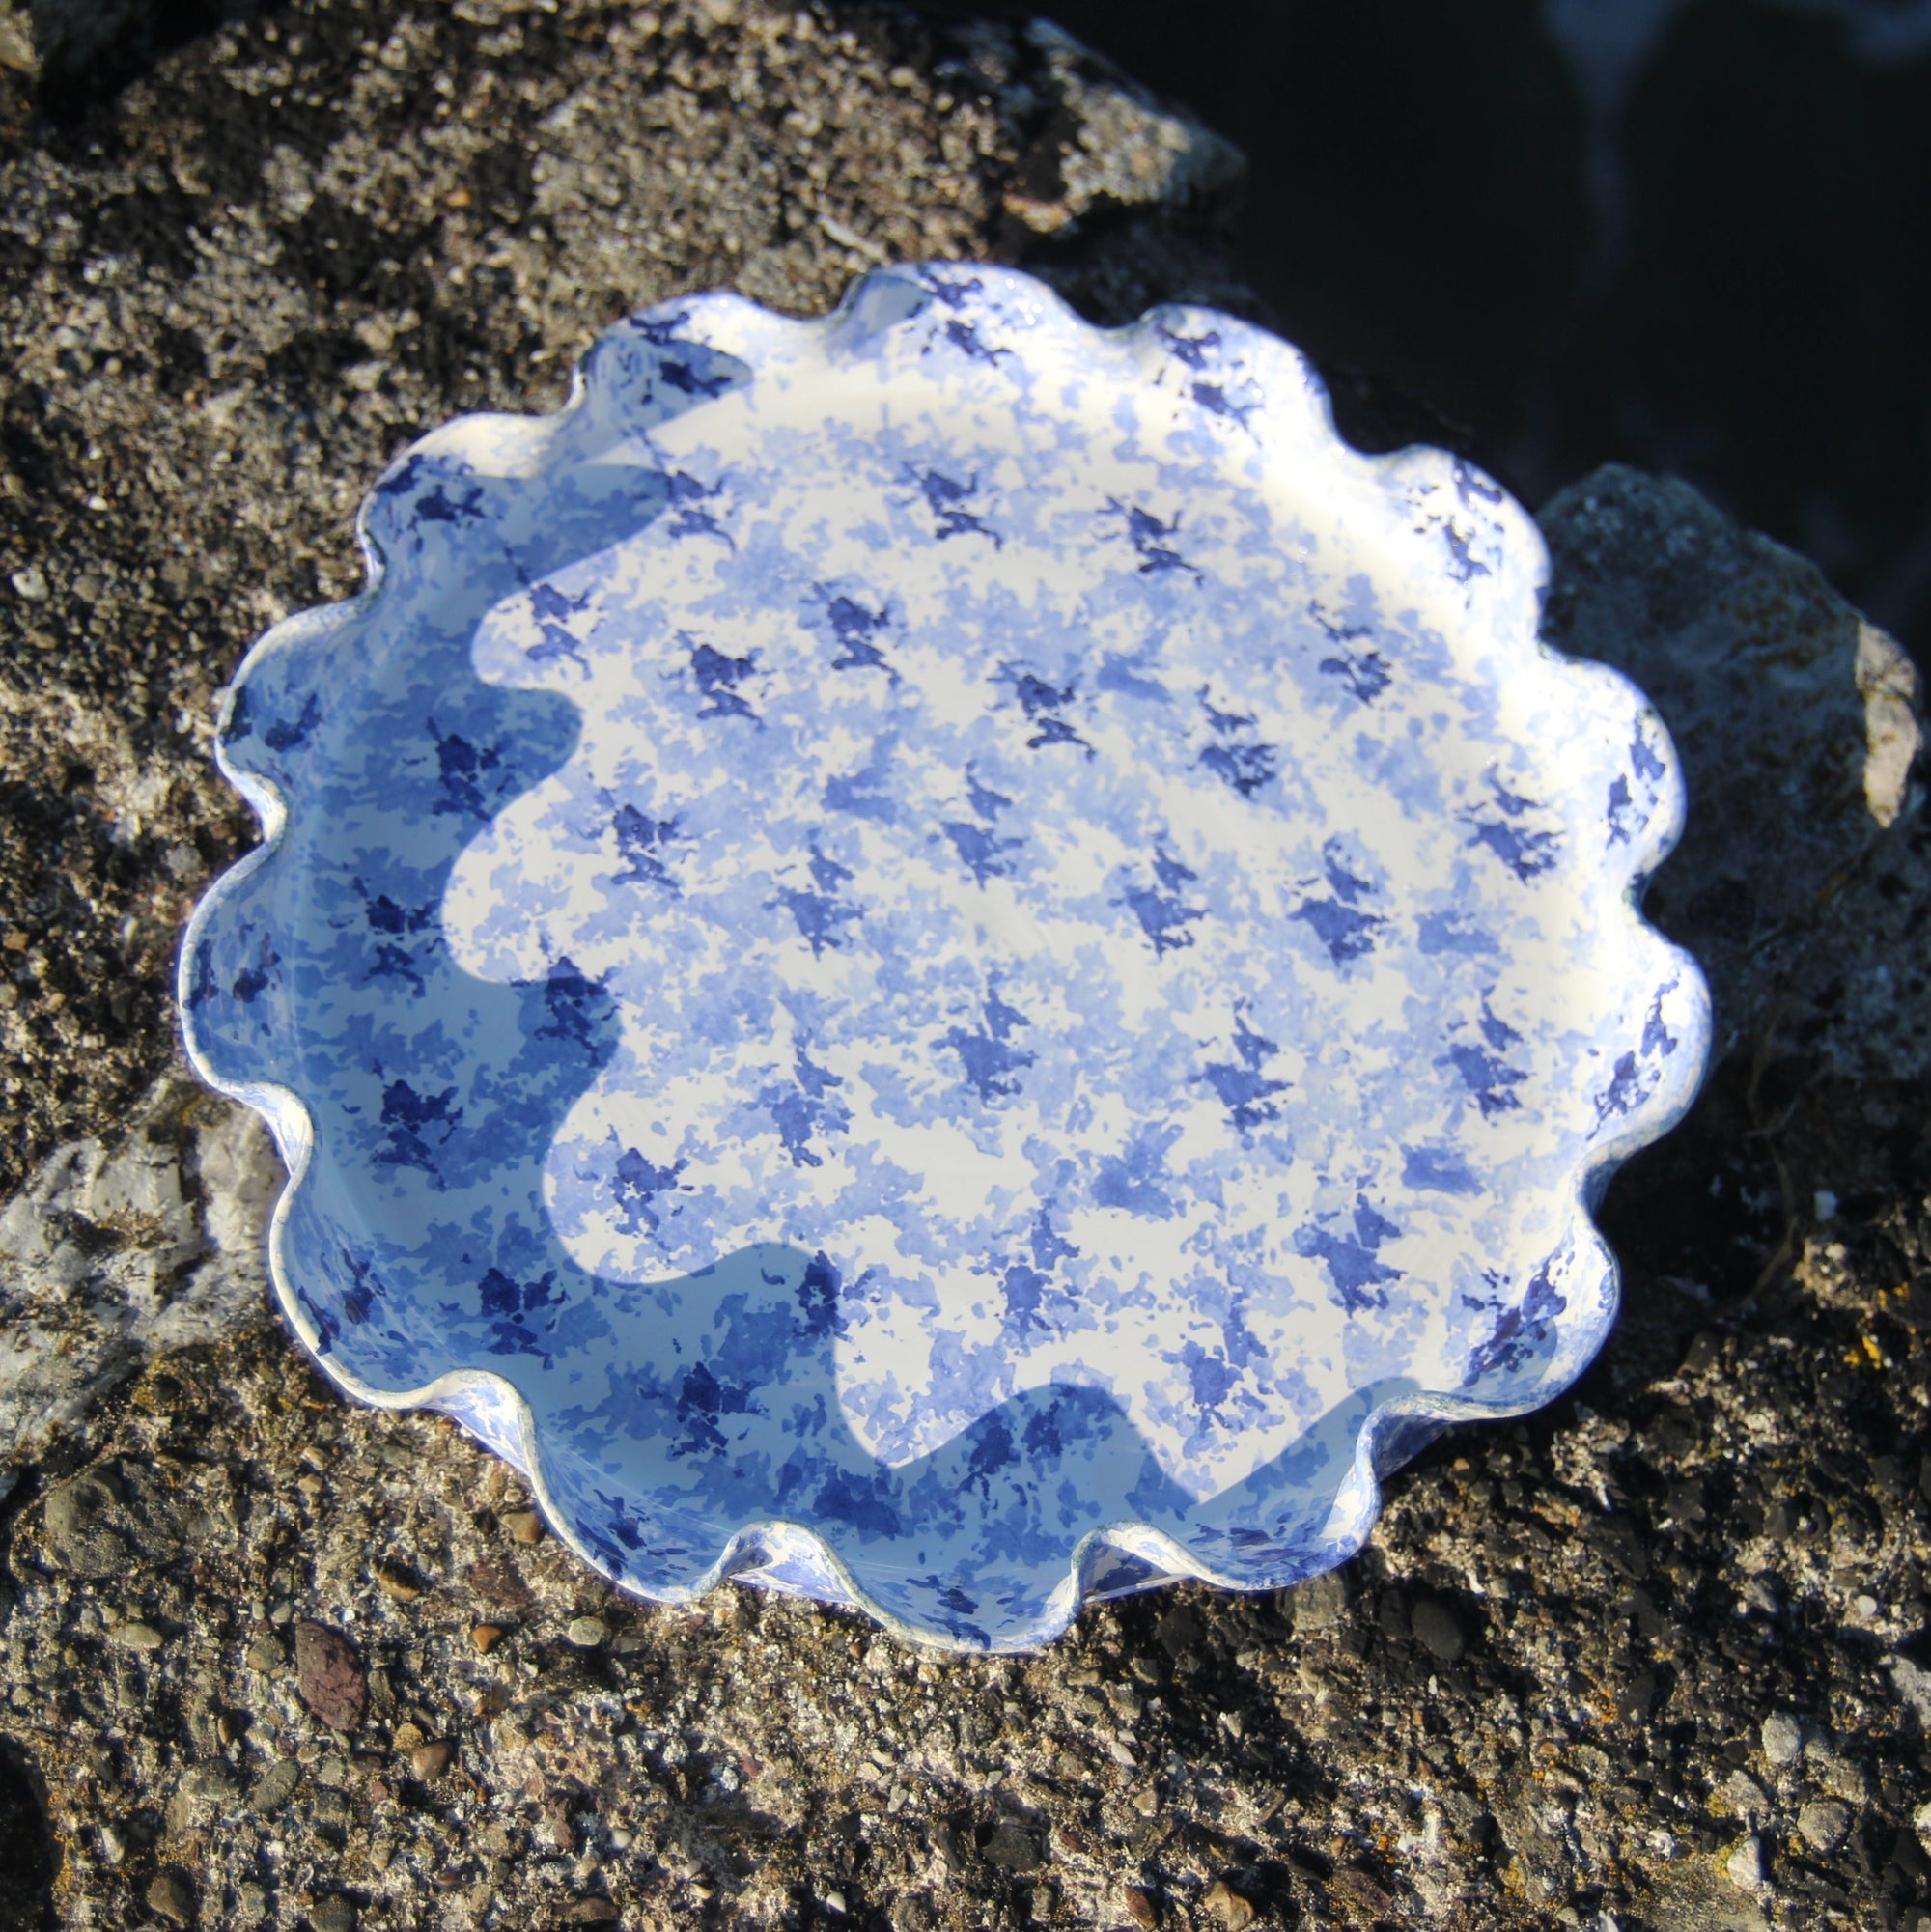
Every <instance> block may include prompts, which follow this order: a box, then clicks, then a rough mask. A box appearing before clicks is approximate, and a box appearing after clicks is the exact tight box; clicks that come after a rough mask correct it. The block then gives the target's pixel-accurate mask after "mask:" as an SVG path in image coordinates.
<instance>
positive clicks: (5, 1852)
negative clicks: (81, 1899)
mask: <svg viewBox="0 0 1931 1932" xmlns="http://www.w3.org/2000/svg"><path fill="white" fill-rule="evenodd" d="M55 1869H56V1866H55V1859H54V1840H53V1832H52V1829H51V1828H50V1827H49V1825H48V1823H47V1807H46V1802H45V1799H44V1797H43V1796H42V1792H41V1788H40V1778H39V1775H38V1774H37V1773H36V1772H35V1770H34V1768H33V1764H32V1762H31V1760H30V1759H29V1758H28V1756H27V1754H26V1752H25V1751H23V1750H21V1749H20V1747H19V1746H18V1745H16V1744H15V1743H14V1741H13V1740H12V1739H11V1738H5V1737H0V1932H46V1928H50V1927H51V1926H52V1925H53V1922H54V1893H53V1885H54V1872H55Z"/></svg>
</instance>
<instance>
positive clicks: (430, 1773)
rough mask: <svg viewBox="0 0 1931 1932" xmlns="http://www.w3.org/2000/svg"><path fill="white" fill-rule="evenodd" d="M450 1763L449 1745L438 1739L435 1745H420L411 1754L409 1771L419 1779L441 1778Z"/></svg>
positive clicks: (445, 1740) (444, 1740)
mask: <svg viewBox="0 0 1931 1932" xmlns="http://www.w3.org/2000/svg"><path fill="white" fill-rule="evenodd" d="M448 1762H449V1743H448V1740H447V1739H445V1738H437V1739H436V1740H435V1742H434V1744H419V1745H417V1746H416V1748H415V1750H412V1751H410V1752H409V1769H410V1770H411V1771H413V1772H414V1773H415V1775H416V1776H417V1777H418V1778H439V1777H440V1776H441V1775H442V1772H443V1768H444V1766H446V1765H447V1764H448Z"/></svg>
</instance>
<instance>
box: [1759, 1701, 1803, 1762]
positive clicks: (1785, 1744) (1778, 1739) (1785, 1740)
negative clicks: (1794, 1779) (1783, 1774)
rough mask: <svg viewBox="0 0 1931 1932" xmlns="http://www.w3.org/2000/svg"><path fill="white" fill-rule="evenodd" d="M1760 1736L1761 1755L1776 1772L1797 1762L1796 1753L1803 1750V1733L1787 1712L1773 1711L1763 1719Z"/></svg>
mask: <svg viewBox="0 0 1931 1932" xmlns="http://www.w3.org/2000/svg"><path fill="white" fill-rule="evenodd" d="M1760 1734H1761V1736H1762V1739H1763V1754H1764V1756H1765V1758H1767V1759H1768V1760H1769V1762H1770V1763H1772V1764H1773V1765H1775V1766H1776V1767H1777V1770H1779V1771H1781V1770H1782V1769H1783V1767H1784V1766H1785V1765H1787V1764H1795V1763H1796V1762H1797V1756H1798V1753H1799V1752H1800V1751H1801V1750H1803V1749H1804V1733H1803V1731H1802V1730H1801V1729H1800V1728H1799V1726H1798V1722H1797V1720H1796V1719H1795V1718H1793V1717H1792V1716H1791V1715H1790V1713H1789V1712H1788V1711H1773V1712H1772V1713H1771V1714H1770V1716H1769V1717H1767V1718H1766V1719H1764V1721H1763V1727H1762V1731H1761V1733H1760Z"/></svg>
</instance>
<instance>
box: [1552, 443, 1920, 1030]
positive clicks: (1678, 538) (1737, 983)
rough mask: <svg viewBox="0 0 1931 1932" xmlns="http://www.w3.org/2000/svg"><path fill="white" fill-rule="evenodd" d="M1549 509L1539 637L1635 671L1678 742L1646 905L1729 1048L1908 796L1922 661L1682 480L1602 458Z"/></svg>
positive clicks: (1816, 575) (1766, 1014)
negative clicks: (1703, 977)
mask: <svg viewBox="0 0 1931 1932" xmlns="http://www.w3.org/2000/svg"><path fill="white" fill-rule="evenodd" d="M1540 521H1541V524H1542V529H1543V534H1544V536H1545V537H1546V538H1547V539H1548V542H1549V547H1550V553H1551V560H1552V564H1553V579H1552V589H1551V594H1550V599H1549V607H1548V611H1547V614H1546V618H1545V624H1544V634H1545V635H1546V636H1547V637H1548V639H1549V640H1550V642H1552V643H1553V644H1555V645H1557V646H1558V647H1559V648H1561V649H1562V650H1565V651H1569V652H1573V653H1575V654H1576V655H1577V656H1579V657H1582V658H1598V659H1600V660H1601V661H1603V662H1605V663H1609V664H1613V665H1614V666H1615V667H1616V668H1617V669H1618V670H1621V671H1624V672H1627V673H1628V675H1629V676H1630V677H1631V678H1633V679H1634V680H1635V681H1636V682H1637V685H1639V686H1641V687H1642V689H1643V690H1644V692H1646V693H1647V695H1648V696H1649V697H1650V699H1651V700H1652V701H1653V702H1654V703H1655V705H1656V708H1657V710H1658V711H1659V712H1660V713H1662V714H1663V719H1664V722H1665V724H1666V725H1667V726H1668V727H1669V733H1670V736H1671V737H1672V738H1673V739H1674V740H1675V742H1676V748H1677V750H1678V752H1679V753H1680V754H1681V757H1682V760H1683V768H1684V773H1685V776H1686V779H1687V781H1688V784H1689V792H1690V798H1691V800H1692V809H1691V812H1690V817H1689V823H1688V826H1687V827H1686V829H1685V832H1684V836H1683V840H1682V843H1681V844H1680V845H1679V846H1678V847H1677V849H1676V851H1675V853H1674V854H1672V855H1671V856H1670V858H1669V860H1668V862H1667V863H1666V864H1665V865H1664V866H1663V868H1662V869H1661V870H1660V871H1659V872H1658V874H1657V877H1656V880H1655V882H1654V883H1653V884H1652V885H1651V887H1650V890H1649V895H1648V900H1647V910H1648V911H1649V914H1650V916H1651V917H1652V918H1653V919H1654V920H1655V921H1656V923H1657V924H1658V925H1659V926H1661V927H1662V928H1663V930H1664V931H1665V932H1666V933H1667V934H1668V935H1669V936H1670V937H1671V938H1674V939H1676V940H1677V941H1679V942H1680V943H1681V944H1683V945H1686V946H1688V947H1689V948H1690V950H1691V951H1692V952H1693V953H1694V954H1695V955H1696V957H1697V959H1698V960H1699V961H1700V962H1701V963H1702V965H1703V967H1704V970H1705V971H1706V973H1707V974H1708V976H1709V980H1710V987H1711V993H1712V995H1713V997H1714V1000H1715V1004H1716V1010H1717V1057H1718V1058H1721V1057H1722V1055H1723V1054H1724V1053H1726V1052H1727V1051H1728V1050H1730V1049H1731V1048H1732V1047H1734V1046H1735V1045H1736V1044H1737V1043H1738V1042H1739V1041H1742V1040H1746V1039H1752V1038H1754V1037H1756V1035H1758V1034H1759V1033H1760V1032H1761V1031H1762V1029H1763V1027H1764V1025H1765V1024H1766V1022H1768V1020H1769V1018H1770V1016H1771V1012H1772V1008H1773V1005H1774V1004H1775V1002H1776V1000H1777V995H1778V991H1779V981H1780V980H1781V978H1782V977H1783V976H1784V975H1785V974H1786V973H1787V972H1788V971H1789V970H1790V968H1791V967H1792V966H1794V965H1795V964H1797V963H1798V962H1799V960H1800V959H1801V957H1802V956H1803V954H1804V953H1805V949H1806V948H1808V947H1810V946H1811V945H1812V935H1813V934H1814V933H1815V931H1816V929H1817V927H1818V925H1819V923H1820V921H1821V920H1823V919H1824V918H1825V917H1826V916H1827V915H1828V916H1831V917H1834V918H1839V919H1841V917H1842V912H1841V909H1836V910H1833V901H1834V899H1835V898H1836V895H1837V894H1838V893H1839V891H1840V889H1841V887H1842V885H1843V883H1844V881H1845V879H1846V877H1847V876H1848V875H1849V874H1850V873H1852V872H1853V871H1854V870H1856V869H1857V868H1858V867H1860V866H1861V865H1862V864H1863V863H1864V862H1865V861H1866V860H1867V859H1869V858H1870V857H1871V855H1872V854H1873V852H1874V851H1875V849H1876V848H1877V847H1878V846H1879V845H1880V843H1881V842H1882V841H1883V840H1884V838H1885V835H1886V833H1887V832H1888V831H1889V830H1890V828H1891V827H1892V826H1895V825H1896V823H1897V821H1898V820H1899V819H1900V818H1901V817H1902V816H1903V815H1904V814H1905V813H1906V811H1907V810H1908V809H1909V807H1910V806H1911V805H1912V803H1913V802H1914V800H1915V796H1916V794H1915V790H1914V785H1913V780H1912V769H1913V763H1914V761H1915V759H1916V758H1917V752H1918V748H1919V746H1920V743H1921V742H1922V735H1921V732H1920V728H1919V724H1918V686H1917V672H1916V670H1915V669H1914V667H1913V665H1912V662H1911V660H1910V658H1907V657H1906V656H1905V655H1904V653H1903V651H1902V650H1901V649H1900V648H1899V647H1898V645H1897V644H1896V643H1894V642H1893V641H1892V640H1891V639H1890V638H1889V637H1888V636H1887V635H1886V634H1885V633H1884V632H1883V631H1882V630H1878V629H1877V628H1876V627H1875V626H1874V625H1872V624H1871V623H1870V622H1869V621H1868V620H1867V619H1865V618H1863V617H1861V615H1860V614H1859V613H1858V612H1857V611H1856V610H1855V609H1853V608H1852V607H1851V605H1850V604H1848V603H1846V602H1844V601H1843V599H1842V598H1840V597H1839V596H1838V595H1837V594H1836V592H1835V591H1833V589H1832V588H1831V586H1830V585H1829V584H1828V583H1827V582H1826V581H1825V580H1824V576H1823V574H1822V573H1821V572H1820V571H1819V570H1818V569H1817V567H1816V566H1815V565H1814V564H1812V563H1810V562H1808V561H1807V560H1806V559H1805V558H1803V557H1800V556H1798V555H1797V554H1796V553H1795V552H1794V551H1791V550H1786V549H1784V548H1783V547H1782V546H1780V545H1778V544H1775V543H1773V542H1772V541H1771V540H1770V539H1769V538H1767V537H1762V536H1758V535H1757V534H1755V533H1754V532H1752V531H1749V530H1746V529H1743V528H1741V527H1740V526H1739V525H1737V524H1735V523H1733V522H1731V521H1730V520H1729V518H1726V517H1725V516H1723V515H1722V513H1721V511H1719V510H1718V509H1717V508H1716V507H1715V506H1714V505H1713V504H1711V503H1709V502H1708V501H1706V500H1705V499H1704V498H1703V497H1702V496H1700V495H1698V494H1697V492H1696V491H1695V490H1693V489H1692V488H1691V487H1690V486H1689V485H1688V484H1686V483H1681V482H1678V481H1677V480H1676V479H1674V478H1672V477H1655V476H1648V475H1645V474H1643V473H1642V472H1641V471H1639V470H1635V469H1629V468H1625V467H1623V466H1622V465H1620V464H1615V463H1611V464H1608V465H1606V466H1605V467H1604V468H1601V469H1598V470H1596V471H1595V472H1594V473H1593V474H1591V475H1589V476H1586V477H1584V478H1583V479H1582V480H1581V482H1580V483H1577V484H1573V485H1571V486H1570V487H1569V488H1568V489H1567V490H1562V491H1561V492H1560V493H1559V494H1557V495H1556V496H1554V497H1553V498H1552V499H1551V501H1550V502H1549V503H1548V504H1546V505H1545V506H1544V508H1543V510H1542V512H1541V516H1540Z"/></svg>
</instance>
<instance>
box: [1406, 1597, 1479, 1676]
mask: <svg viewBox="0 0 1931 1932" xmlns="http://www.w3.org/2000/svg"><path fill="white" fill-rule="evenodd" d="M1409 1627H1410V1628H1411V1629H1412V1630H1413V1632H1414V1636H1415V1640H1416V1642H1418V1643H1419V1644H1421V1646H1422V1647H1423V1648H1424V1649H1425V1650H1426V1651H1427V1652H1428V1653H1429V1655H1430V1656H1431V1657H1433V1658H1434V1659H1435V1660H1436V1661H1437V1662H1438V1663H1441V1664H1453V1663H1454V1662H1455V1660H1456V1659H1457V1658H1458V1657H1460V1656H1461V1654H1462V1652H1463V1651H1464V1650H1465V1649H1467V1648H1468V1639H1467V1638H1465V1637H1464V1636H1463V1635H1462V1626H1461V1625H1460V1624H1459V1623H1457V1622H1456V1621H1455V1618H1454V1615H1453V1613H1452V1612H1451V1611H1450V1610H1449V1609H1448V1606H1447V1605H1446V1604H1444V1603H1442V1602H1441V1601H1440V1600H1439V1599H1438V1598H1435V1597H1423V1598H1421V1599H1420V1600H1419V1601H1418V1602H1417V1603H1416V1604H1415V1606H1414V1609H1413V1610H1412V1611H1411V1612H1410V1614H1409Z"/></svg>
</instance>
